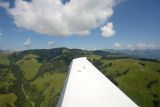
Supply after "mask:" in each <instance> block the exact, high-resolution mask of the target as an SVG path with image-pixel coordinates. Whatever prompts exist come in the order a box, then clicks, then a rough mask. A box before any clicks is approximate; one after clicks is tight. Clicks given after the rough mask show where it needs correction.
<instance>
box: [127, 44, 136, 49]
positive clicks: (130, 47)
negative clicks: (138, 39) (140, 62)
mask: <svg viewBox="0 0 160 107" xmlns="http://www.w3.org/2000/svg"><path fill="white" fill-rule="evenodd" d="M127 49H129V50H134V49H135V48H134V46H133V45H131V44H128V45H127Z"/></svg>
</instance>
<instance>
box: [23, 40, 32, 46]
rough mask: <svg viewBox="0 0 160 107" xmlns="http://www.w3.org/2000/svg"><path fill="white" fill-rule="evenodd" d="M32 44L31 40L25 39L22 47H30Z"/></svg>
mask: <svg viewBox="0 0 160 107" xmlns="http://www.w3.org/2000/svg"><path fill="white" fill-rule="evenodd" d="M31 43H32V41H31V39H30V38H27V40H26V41H25V42H24V45H25V46H30V45H31Z"/></svg>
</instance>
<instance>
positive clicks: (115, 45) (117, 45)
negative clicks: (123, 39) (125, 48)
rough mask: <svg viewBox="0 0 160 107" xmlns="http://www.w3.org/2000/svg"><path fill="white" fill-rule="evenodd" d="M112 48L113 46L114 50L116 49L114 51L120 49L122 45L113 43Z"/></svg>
mask: <svg viewBox="0 0 160 107" xmlns="http://www.w3.org/2000/svg"><path fill="white" fill-rule="evenodd" d="M113 46H114V48H116V49H120V48H122V45H121V44H120V43H115V44H114V45H113Z"/></svg>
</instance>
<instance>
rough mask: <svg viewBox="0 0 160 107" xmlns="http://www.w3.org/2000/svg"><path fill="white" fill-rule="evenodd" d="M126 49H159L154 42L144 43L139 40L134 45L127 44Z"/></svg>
mask: <svg viewBox="0 0 160 107" xmlns="http://www.w3.org/2000/svg"><path fill="white" fill-rule="evenodd" d="M126 49H129V50H145V49H159V47H158V46H157V45H155V44H146V43H143V42H139V43H138V44H136V45H132V44H128V45H127V47H126Z"/></svg>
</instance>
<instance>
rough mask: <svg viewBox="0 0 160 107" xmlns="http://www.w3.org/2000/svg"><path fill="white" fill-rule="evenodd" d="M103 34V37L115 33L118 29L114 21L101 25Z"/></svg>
mask: <svg viewBox="0 0 160 107" xmlns="http://www.w3.org/2000/svg"><path fill="white" fill-rule="evenodd" d="M101 32H102V33H101V35H102V36H103V37H107V38H108V37H112V36H114V35H115V33H116V31H115V30H114V29H113V23H112V22H109V23H107V25H106V26H103V27H101Z"/></svg>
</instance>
